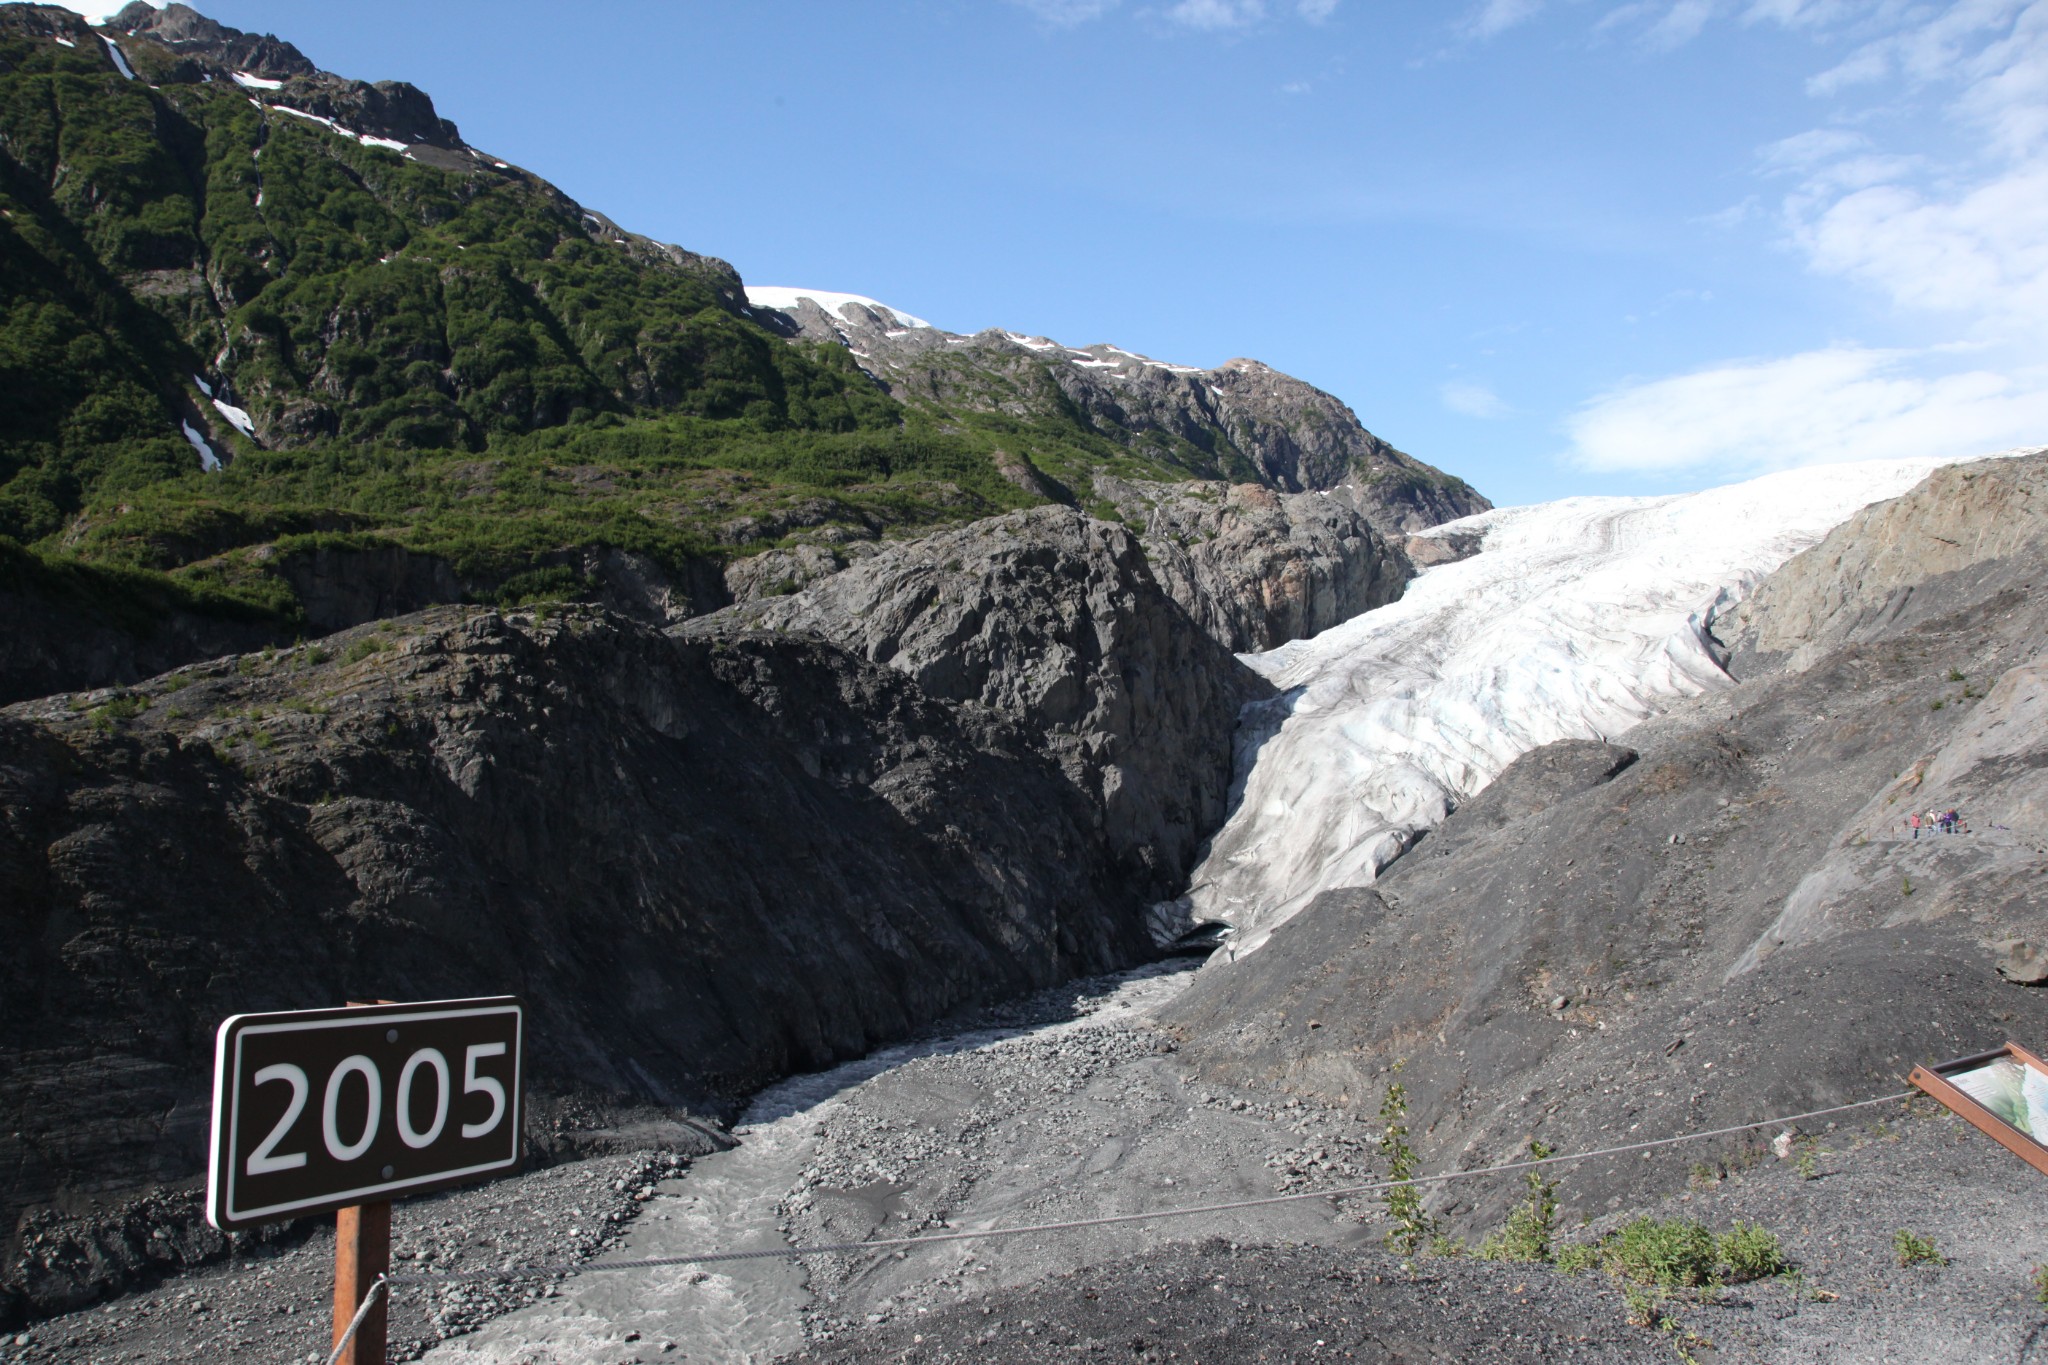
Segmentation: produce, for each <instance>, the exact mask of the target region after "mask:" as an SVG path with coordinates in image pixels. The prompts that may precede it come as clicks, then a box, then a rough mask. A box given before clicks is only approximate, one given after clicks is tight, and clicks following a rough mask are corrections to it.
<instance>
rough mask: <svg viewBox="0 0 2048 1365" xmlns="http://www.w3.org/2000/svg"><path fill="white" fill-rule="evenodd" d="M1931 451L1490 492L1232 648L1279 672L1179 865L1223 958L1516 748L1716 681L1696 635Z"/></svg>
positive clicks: (1495, 770) (1488, 776) (1436, 814)
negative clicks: (1355, 610)
mask: <svg viewBox="0 0 2048 1365" xmlns="http://www.w3.org/2000/svg"><path fill="white" fill-rule="evenodd" d="M1941 463H1944V462H1943V461H1939V460H1884V461H1871V462H1868V463H1862V464H1851V465H1832V466H1820V467H1815V468H1810V469H1798V470H1791V471H1787V472H1785V473H1780V474H1771V475H1767V476H1765V477H1763V478H1760V479H1753V480H1750V481H1749V482H1747V483H1739V484H1732V485H1729V486H1727V487H1724V488H1713V489H1708V490H1706V491H1705V492H1701V493H1688V494H1679V495H1673V496H1668V497H1654V498H1567V499H1564V500H1562V501H1560V502H1550V503H1540V504H1538V505H1536V506H1533V507H1510V508H1501V509H1498V510H1495V511H1492V512H1485V513H1481V514H1480V515H1478V516H1476V517H1468V518H1466V519H1464V520H1463V521H1459V522H1454V523H1452V524H1451V525H1449V526H1447V527H1440V528H1437V530H1436V531H1435V532H1432V533H1431V534H1434V535H1443V534H1445V533H1459V532H1463V533H1471V532H1475V531H1477V532H1483V533H1484V535H1485V540H1484V543H1483V545H1482V548H1481V550H1480V552H1479V553H1478V554H1477V555H1475V556H1473V557H1472V558H1470V559H1466V560H1462V561H1460V562H1458V563H1454V564H1446V565H1442V566H1440V567H1437V568H1434V569H1431V570H1429V571H1428V572H1426V573H1424V574H1423V575H1422V576H1421V577H1419V578H1418V579H1416V580H1415V581H1414V582H1413V583H1412V584H1410V585H1409V588H1408V591H1407V593H1406V594H1405V595H1404V596H1403V597H1402V598H1401V600H1400V601H1398V602H1395V603H1392V604H1391V605H1388V606H1385V607H1381V608H1379V609H1378V610H1376V611H1371V612H1367V613H1365V614H1364V615H1362V616H1358V617H1355V618H1353V619H1352V620H1350V621H1347V622H1345V623H1343V624H1342V625H1339V626H1335V627H1332V628H1331V629H1329V630H1326V631H1324V632H1323V633H1322V634H1320V635H1317V636H1315V637H1314V638H1312V639H1308V640H1297V641H1294V642H1292V643H1290V644H1286V645H1282V646H1281V647H1280V648H1278V649H1274V650H1271V651H1268V652H1267V653H1264V654H1248V655H1244V656H1242V657H1243V658H1244V660H1245V662H1246V663H1248V664H1250V665H1251V666H1252V667H1253V668H1254V669H1256V670H1258V672H1259V673H1260V674H1262V675H1263V676H1265V677H1266V678H1267V679H1269V680H1270V681H1271V682H1273V683H1274V684H1275V685H1276V686H1278V687H1280V688H1282V689H1284V693H1283V695H1282V696H1281V697H1280V698H1278V699H1277V700H1275V701H1271V702H1263V703H1259V704H1258V705H1257V706H1255V707H1254V708H1250V709H1248V711H1247V714H1246V716H1245V719H1244V724H1243V725H1242V727H1241V729H1240V734H1239V741H1238V773H1237V781H1238V783H1239V784H1240V788H1241V791H1242V797H1241V799H1240V800H1239V801H1238V802H1237V804H1236V807H1235V809H1234V811H1233V812H1232V814H1231V816H1230V819H1229V821H1228V822H1227V823H1226V824H1225V825H1224V827H1223V829H1222V830H1221V831H1219V832H1218V833H1217V835H1216V838H1215V840H1214V843H1213V844H1212V846H1211V851H1210V853H1209V855H1208V857H1207V858H1206V859H1205V860H1204V862H1203V863H1202V865H1201V866H1200V867H1199V868H1197V869H1196V871H1195V874H1194V876H1193V878H1192V879H1191V887H1192V889H1191V890H1190V892H1189V898H1188V899H1189V908H1190V911H1191V914H1192V917H1193V919H1195V920H1196V921H1205V920H1206V921H1223V922H1227V923H1229V924H1231V925H1232V926H1233V927H1234V929H1235V933H1234V934H1233V935H1232V938H1231V940H1230V943H1229V951H1230V952H1231V953H1232V954H1233V955H1234V956H1241V955H1243V954H1245V953H1248V952H1251V951H1253V950H1255V949H1256V948H1257V947H1258V946H1259V945H1260V944H1261V943H1263V942H1264V941H1265V939H1266V937H1267V935H1268V934H1269V933H1270V932H1271V931H1272V929H1273V927H1274V926H1275V925H1277V924H1279V923H1281V922H1283V921H1285V920H1286V919H1287V918H1288V917H1289V916H1291V915H1293V914H1294V913H1295V912H1296V911H1297V910H1299V909H1300V908H1301V907H1302V906H1303V905H1305V904H1306V903H1307V902H1308V901H1309V899H1310V898H1311V897H1313V896H1315V895H1316V894H1317V893H1318V892H1320V891H1324V890H1327V889H1329V888H1332V887H1339V886H1363V885H1368V884H1370V883H1371V882H1372V880H1373V879H1374V877H1375V876H1376V875H1377V874H1378V872H1379V870H1380V869H1381V868H1383V867H1385V866H1386V865H1387V864H1388V863H1389V862H1391V861H1392V860H1393V859H1394V858H1395V857H1397V856H1398V855H1399V854H1400V852H1401V851H1402V850H1403V849H1404V848H1406V847H1407V846H1408V844H1409V843H1410V842H1411V841H1412V840H1413V838H1414V836H1415V835H1416V833H1417V832H1418V831H1421V830H1425V829H1428V828H1430V827H1432V826H1434V825H1436V824H1437V823H1439V822H1440V821H1441V820H1443V818H1444V817H1445V816H1446V815H1447V814H1448V813H1449V812H1450V811H1451V810H1452V809H1454V808H1455V807H1456V805H1457V803H1458V802H1460V801H1462V800H1464V799H1466V798H1468V797H1470V796H1472V795H1474V794H1476V793H1477V792H1478V791H1479V790H1480V789H1481V788H1482V787H1484V786H1485V785H1486V784H1487V783H1488V782H1490V781H1492V780H1493V778H1494V777H1495V776H1496V775H1498V774H1499V773H1500V771H1501V769H1503V768H1505V767H1506V766H1507V765H1508V764H1509V763H1510V762H1511V761H1512V760H1513V759H1515V758H1516V757H1517V756H1519V755H1521V754H1523V753H1526V752H1528V751H1529V750H1530V749H1533V748H1536V747H1537V746H1539V745H1543V744H1548V743H1551V742H1553V741H1555V740H1560V739H1608V738H1613V737H1614V736H1617V735H1620V734H1621V733H1622V732H1624V731H1626V730H1627V729H1629V728H1630V727H1631V726H1633V725H1635V724H1636V723H1637V722H1638V721H1641V720H1644V719H1646V718H1648V717H1650V716H1652V715H1655V714H1656V713H1657V712H1658V711H1660V710H1661V709H1663V708H1664V707H1665V706H1666V705H1668V704H1669V703H1670V702H1671V701H1673V700H1674V699H1676V698H1680V697H1687V696H1697V695H1699V694H1701V693H1703V692H1707V691H1711V690H1713V689H1715V688H1720V687H1726V686H1729V685H1731V683H1730V679H1729V678H1728V676H1727V674H1725V673H1724V672H1723V671H1722V669H1721V667H1720V664H1719V662H1718V661H1717V660H1716V659H1715V657H1714V654H1713V653H1712V651H1711V649H1710V648H1709V646H1708V644H1707V641H1706V640H1705V639H1704V638H1703V633H1704V631H1705V630H1706V628H1707V627H1708V626H1710V625H1711V623H1712V621H1713V618H1714V616H1715V615H1716V614H1717V613H1719V612H1721V611H1725V610H1726V609H1727V608H1728V607H1729V606H1730V605H1732V604H1733V603H1735V602H1737V601H1739V600H1740V599H1741V598H1742V597H1743V596H1744V595H1745V594H1746V593H1748V592H1749V591H1750V589H1751V588H1753V587H1754V586H1755V584H1756V582H1757V581H1758V580H1759V579H1761V578H1762V577H1763V576H1764V575H1765V574H1767V573H1769V572H1770V571H1771V570H1772V569H1774V568H1776V567H1777V566H1778V565H1779V564H1782V563H1783V562H1784V561H1785V560H1786V559H1788V558H1790V557H1791V556H1792V555H1794V554H1796V553H1798V552H1799V551H1800V550H1802V549H1805V548H1806V547H1808V546H1810V545H1812V544H1814V543H1815V542H1817V541H1819V540H1820V539H1821V538H1822V537H1823V536H1825V535H1826V534H1827V533H1828V531H1830V530H1832V529H1833V528H1834V527H1835V526H1837V525H1839V524H1840V523H1841V522H1843V521H1844V520H1846V519H1847V518H1848V517H1849V516H1850V515H1852V514H1853V513H1854V512H1856V510H1857V509H1859V508H1861V507H1863V506H1865V505H1867V504H1869V503H1872V502H1877V501H1880V500H1882V499H1885V498H1892V497H1897V496H1898V495H1900V494H1902V493H1904V492H1906V491H1907V490H1908V489H1910V488H1912V487H1913V485H1915V484H1917V483H1919V482H1920V480H1921V479H1923V478H1925V477H1926V476H1927V474H1928V473H1929V472H1930V471H1931V470H1933V469H1934V468H1936V467H1937V466H1938V465H1939V464H1941Z"/></svg>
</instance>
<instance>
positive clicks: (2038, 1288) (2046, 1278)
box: [2034, 1265, 2048, 1303]
mask: <svg viewBox="0 0 2048 1365" xmlns="http://www.w3.org/2000/svg"><path fill="white" fill-rule="evenodd" d="M2034 1302H2036V1303H2048V1265H2037V1266H2035V1267H2034Z"/></svg>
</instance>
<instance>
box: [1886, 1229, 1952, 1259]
mask: <svg viewBox="0 0 2048 1365" xmlns="http://www.w3.org/2000/svg"><path fill="white" fill-rule="evenodd" d="M1892 1252H1893V1254H1894V1255H1896V1256H1897V1257H1898V1258H1899V1264H1900V1265H1902V1266H1912V1265H1947V1264H1948V1257H1946V1256H1944V1255H1942V1254H1941V1252H1940V1250H1939V1249H1938V1248H1937V1247H1936V1246H1935V1245H1934V1239H1933V1238H1932V1237H1922V1236H1920V1235H1919V1234H1918V1233H1915V1232H1911V1231H1909V1230H1907V1229H1906V1228H1900V1229H1899V1230H1898V1231H1897V1232H1894V1233H1893V1234H1892Z"/></svg>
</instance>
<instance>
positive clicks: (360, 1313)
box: [327, 1275, 385, 1365]
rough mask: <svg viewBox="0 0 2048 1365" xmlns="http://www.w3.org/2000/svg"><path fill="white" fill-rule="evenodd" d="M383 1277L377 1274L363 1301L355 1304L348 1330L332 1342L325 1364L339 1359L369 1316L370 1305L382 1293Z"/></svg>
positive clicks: (328, 1364) (332, 1363) (330, 1364)
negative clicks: (332, 1346) (332, 1345)
mask: <svg viewBox="0 0 2048 1365" xmlns="http://www.w3.org/2000/svg"><path fill="white" fill-rule="evenodd" d="M384 1284H385V1277H384V1276H382V1275H379V1276H378V1277H377V1282H376V1283H375V1284H373V1285H371V1286H370V1292H369V1293H367V1294H365V1295H363V1301H362V1302H361V1303H359V1304H357V1305H356V1315H355V1316H354V1317H352V1318H350V1319H349V1320H348V1330H347V1331H345V1332H343V1333H342V1334H341V1340H340V1341H337V1342H335V1343H334V1349H333V1350H332V1351H330V1352H329V1353H328V1355H327V1365H334V1362H335V1361H337V1360H340V1359H341V1353H342V1352H343V1351H346V1350H347V1349H348V1344H349V1343H350V1342H351V1341H354V1340H355V1339H356V1331H357V1329H358V1328H360V1327H361V1326H362V1325H363V1319H364V1318H367V1317H368V1316H370V1306H371V1305H372V1304H374V1303H376V1302H377V1299H378V1297H379V1296H380V1295H382V1294H383V1293H384Z"/></svg>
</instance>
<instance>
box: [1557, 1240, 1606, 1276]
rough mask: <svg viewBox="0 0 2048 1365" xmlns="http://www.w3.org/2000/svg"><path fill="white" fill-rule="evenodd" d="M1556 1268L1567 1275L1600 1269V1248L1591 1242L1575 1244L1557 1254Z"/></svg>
mask: <svg viewBox="0 0 2048 1365" xmlns="http://www.w3.org/2000/svg"><path fill="white" fill-rule="evenodd" d="M1557 1268H1558V1269H1559V1270H1562V1271H1563V1272H1564V1273H1565V1274H1567V1275H1577V1274H1579V1273H1581V1272H1582V1271H1587V1270H1597V1269H1599V1268H1600V1248H1599V1246H1597V1245H1596V1244H1594V1243H1591V1242H1575V1243H1573V1244H1572V1245H1571V1246H1568V1247H1566V1248H1565V1249H1564V1250H1562V1251H1560V1252H1558V1253H1557Z"/></svg>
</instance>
